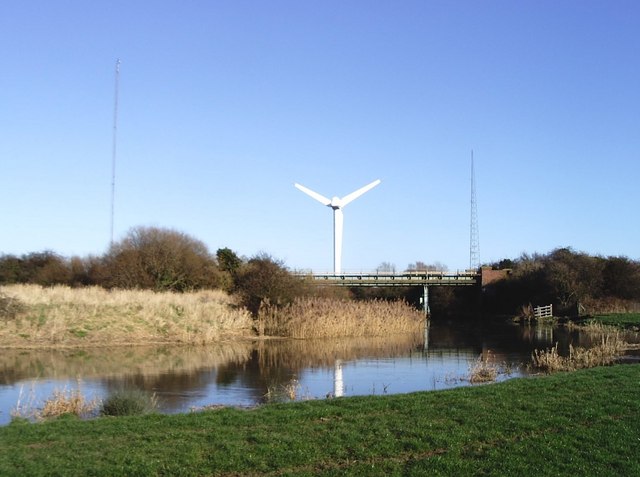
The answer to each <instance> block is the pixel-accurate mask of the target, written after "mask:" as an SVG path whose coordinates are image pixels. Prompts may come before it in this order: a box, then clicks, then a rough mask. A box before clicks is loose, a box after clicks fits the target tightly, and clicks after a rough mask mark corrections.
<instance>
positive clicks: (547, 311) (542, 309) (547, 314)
mask: <svg viewBox="0 0 640 477" xmlns="http://www.w3.org/2000/svg"><path fill="white" fill-rule="evenodd" d="M533 314H534V315H535V317H536V318H551V317H553V305H547V306H536V307H535V308H534V309H533Z"/></svg>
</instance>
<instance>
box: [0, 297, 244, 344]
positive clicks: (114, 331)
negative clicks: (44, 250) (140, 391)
mask: <svg viewBox="0 0 640 477" xmlns="http://www.w3.org/2000/svg"><path fill="white" fill-rule="evenodd" d="M0 292H2V293H3V294H4V295H5V296H8V297H11V298H13V299H16V300H18V301H19V302H20V303H21V304H22V305H23V309H22V310H21V311H20V312H19V313H17V314H16V315H15V316H14V317H12V318H7V317H5V318H3V320H2V321H3V326H2V327H1V328H0V347H30V346H31V347H40V346H96V345H98V346H100V345H104V346H107V345H109V346H111V345H120V344H151V343H184V344H206V343H212V342H215V341H217V340H220V339H223V338H225V337H228V336H246V335H249V334H250V333H251V327H252V319H251V316H250V315H249V313H248V312H247V311H246V310H244V309H242V308H240V307H238V306H237V304H236V302H235V301H234V299H233V298H232V297H230V296H229V295H228V294H227V293H225V292H222V291H219V290H215V291H199V292H193V293H184V294H179V293H169V292H167V293H154V292H151V291H141V290H111V291H108V290H105V289H103V288H99V287H89V288H78V289H76V288H70V287H66V286H55V287H49V288H43V287H41V286H38V285H8V286H3V287H0Z"/></svg>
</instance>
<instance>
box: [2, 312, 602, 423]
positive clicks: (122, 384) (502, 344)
mask: <svg viewBox="0 0 640 477" xmlns="http://www.w3.org/2000/svg"><path fill="white" fill-rule="evenodd" d="M590 342H591V338H590V337H589V336H588V335H586V334H584V333H582V332H580V331H577V330H568V329H567V328H565V327H554V326H550V325H546V326H545V325H542V326H533V325H531V326H526V325H518V324H512V323H502V322H500V323H497V322H489V321H480V320H479V321H472V322H469V321H462V320H449V321H437V320H434V321H431V322H430V324H429V326H428V327H427V328H426V330H425V332H424V333H419V334H413V335H396V336H389V337H385V338H366V339H364V338H358V339H346V338H345V339H331V340H284V339H266V340H255V341H251V340H243V341H233V342H225V343H219V344H215V345H210V346H203V347H169V346H162V347H135V348H133V347H120V348H92V349H62V350H60V349H58V350H12V349H4V350H2V353H1V357H0V425H5V424H7V423H8V422H10V420H11V413H12V411H14V410H15V409H16V408H17V407H19V408H21V409H38V408H41V407H42V405H43V402H44V401H45V400H46V399H47V398H49V397H51V396H52V395H53V393H54V392H56V391H58V392H72V391H75V390H78V389H79V390H80V392H81V393H82V395H83V396H84V397H85V398H86V399H87V400H101V399H104V398H105V397H107V396H108V395H109V394H110V393H113V392H114V391H117V390H122V389H138V390H144V391H147V392H149V393H153V394H155V396H156V399H157V402H158V410H159V411H160V412H163V413H178V412H189V411H191V410H198V409H201V408H203V407H206V406H212V405H230V406H254V405H256V404H260V403H264V402H267V401H274V400H275V401H277V400H291V399H295V400H303V399H326V398H332V397H339V396H355V395H381V394H393V393H406V392H413V391H430V390H438V389H447V388H453V387H458V386H468V385H471V384H470V382H469V376H470V370H471V368H472V367H473V366H474V364H475V363H476V362H477V360H478V359H485V360H487V361H488V362H490V363H492V364H494V365H495V366H496V367H497V368H498V370H499V373H498V378H497V380H498V381H502V380H505V379H509V378H514V377H521V376H525V375H527V374H528V373H529V370H528V367H527V365H528V363H529V362H530V359H531V354H532V352H533V350H534V349H546V348H550V347H551V346H553V345H555V343H558V347H559V350H560V352H561V353H563V352H564V353H566V351H567V350H568V347H569V344H573V345H574V346H589V344H590Z"/></svg>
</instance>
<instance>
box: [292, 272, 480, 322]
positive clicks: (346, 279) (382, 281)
mask: <svg viewBox="0 0 640 477" xmlns="http://www.w3.org/2000/svg"><path fill="white" fill-rule="evenodd" d="M304 276H305V277H308V278H310V279H312V280H313V281H314V282H315V283H316V284H317V285H320V286H338V287H414V286H422V287H423V290H424V292H423V297H422V304H423V307H424V311H425V313H426V314H428V313H429V287H430V286H454V287H459V286H472V285H478V284H480V283H481V282H482V275H481V274H480V273H479V272H476V271H466V272H456V273H448V272H436V271H412V272H403V273H337V274H335V273H314V274H306V275H304Z"/></svg>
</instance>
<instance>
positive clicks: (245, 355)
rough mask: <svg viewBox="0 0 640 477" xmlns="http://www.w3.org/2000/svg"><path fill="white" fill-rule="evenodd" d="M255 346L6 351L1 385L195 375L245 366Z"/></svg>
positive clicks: (236, 343)
mask: <svg viewBox="0 0 640 477" xmlns="http://www.w3.org/2000/svg"><path fill="white" fill-rule="evenodd" d="M252 347H253V344H252V343H251V342H247V341H233V342H225V343H220V344H215V345H210V346H198V347H185V346H181V347H170V346H163V347H136V348H131V347H114V348H111V349H104V348H92V349H90V350H86V349H66V350H47V351H36V350H13V349H5V350H3V352H2V354H0V384H11V383H14V382H16V381H19V380H22V379H30V378H53V379H69V378H70V379H75V378H76V377H77V376H82V377H83V378H91V377H99V378H121V377H127V376H143V377H145V376H146V377H153V376H157V375H160V374H178V373H180V374H185V373H194V372H197V371H199V370H201V369H203V368H207V369H212V368H218V367H221V366H225V365H229V364H235V365H242V364H243V363H245V362H246V361H247V360H248V359H249V358H250V356H251V349H252Z"/></svg>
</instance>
